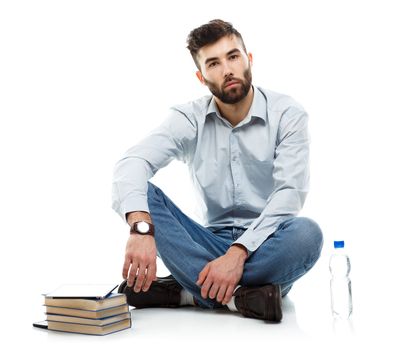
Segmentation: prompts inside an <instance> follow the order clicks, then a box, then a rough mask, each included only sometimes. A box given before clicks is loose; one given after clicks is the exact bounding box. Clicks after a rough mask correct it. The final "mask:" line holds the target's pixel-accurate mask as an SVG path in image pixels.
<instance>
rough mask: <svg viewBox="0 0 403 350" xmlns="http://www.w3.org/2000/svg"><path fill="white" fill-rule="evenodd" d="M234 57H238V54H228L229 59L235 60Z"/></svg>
mask: <svg viewBox="0 0 403 350" xmlns="http://www.w3.org/2000/svg"><path fill="white" fill-rule="evenodd" d="M236 58H238V55H231V56H229V59H230V60H235V59H236Z"/></svg>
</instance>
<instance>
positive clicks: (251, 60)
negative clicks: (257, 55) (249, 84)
mask: <svg viewBox="0 0 403 350" xmlns="http://www.w3.org/2000/svg"><path fill="white" fill-rule="evenodd" d="M248 58H249V62H250V66H251V67H252V65H253V55H252V54H251V53H250V52H249V53H248Z"/></svg>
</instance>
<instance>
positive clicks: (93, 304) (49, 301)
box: [45, 293, 127, 311]
mask: <svg viewBox="0 0 403 350" xmlns="http://www.w3.org/2000/svg"><path fill="white" fill-rule="evenodd" d="M126 302H127V300H126V295H125V294H118V293H112V294H109V295H108V296H107V297H106V298H104V299H92V298H91V299H79V298H53V297H48V296H45V306H58V307H66V308H72V309H81V310H89V311H98V310H103V309H107V308H111V307H115V306H119V305H123V304H125V303H126Z"/></svg>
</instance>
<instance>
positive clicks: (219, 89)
mask: <svg viewBox="0 0 403 350" xmlns="http://www.w3.org/2000/svg"><path fill="white" fill-rule="evenodd" d="M197 57H198V62H199V65H200V71H199V72H197V76H198V78H199V80H200V81H201V82H202V83H203V84H205V85H206V86H207V87H208V88H209V90H210V91H211V93H212V94H213V95H214V96H215V97H217V98H218V99H219V100H221V101H222V102H224V103H228V104H235V103H237V102H239V101H241V100H242V99H243V98H244V97H245V96H246V95H247V94H248V92H249V89H250V87H251V84H252V72H251V62H252V55H251V54H249V55H247V54H246V52H245V50H244V48H243V46H242V42H241V40H240V39H238V38H237V37H236V36H235V35H232V36H226V37H223V38H221V39H220V40H218V41H217V42H215V43H214V44H211V45H207V46H204V47H202V48H201V49H200V50H199V52H198V55H197Z"/></svg>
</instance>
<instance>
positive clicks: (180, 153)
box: [112, 109, 196, 220]
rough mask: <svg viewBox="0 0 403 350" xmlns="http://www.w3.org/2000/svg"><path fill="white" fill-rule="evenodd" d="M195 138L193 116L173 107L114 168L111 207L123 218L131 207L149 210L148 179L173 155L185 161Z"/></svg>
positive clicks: (168, 161) (174, 157) (138, 209)
mask: <svg viewBox="0 0 403 350" xmlns="http://www.w3.org/2000/svg"><path fill="white" fill-rule="evenodd" d="M195 139H196V126H195V123H194V121H193V120H191V119H190V118H189V117H188V116H186V115H185V114H183V113H181V112H180V111H178V110H176V109H172V110H171V112H170V114H169V116H168V117H167V119H166V120H165V121H164V122H163V123H162V124H161V125H160V126H159V127H158V128H156V129H154V130H153V131H151V132H150V133H149V134H148V135H147V136H146V137H145V138H144V139H142V140H141V141H140V142H139V143H138V144H136V145H135V146H134V147H132V148H130V149H129V150H128V151H127V152H126V153H125V154H124V156H123V157H122V159H120V160H119V161H118V162H117V164H116V166H115V168H114V172H113V182H112V208H113V209H114V210H115V211H116V212H117V213H118V214H119V215H120V216H121V217H122V218H123V220H126V213H129V212H132V211H145V212H148V213H149V212H150V210H149V207H148V202H147V190H148V180H149V179H150V178H152V177H153V176H154V175H155V174H156V172H157V171H158V170H159V169H161V168H163V167H165V166H167V165H168V164H169V163H170V162H171V161H172V160H173V159H177V160H180V161H183V162H185V163H188V162H189V161H190V158H191V154H192V151H191V149H192V146H193V143H194V141H195Z"/></svg>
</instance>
